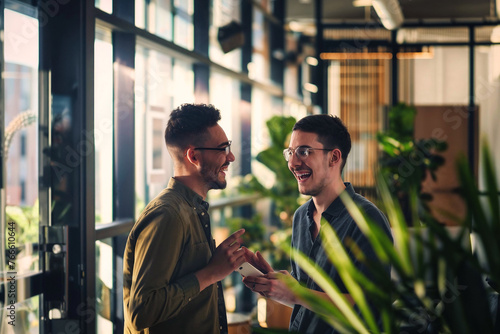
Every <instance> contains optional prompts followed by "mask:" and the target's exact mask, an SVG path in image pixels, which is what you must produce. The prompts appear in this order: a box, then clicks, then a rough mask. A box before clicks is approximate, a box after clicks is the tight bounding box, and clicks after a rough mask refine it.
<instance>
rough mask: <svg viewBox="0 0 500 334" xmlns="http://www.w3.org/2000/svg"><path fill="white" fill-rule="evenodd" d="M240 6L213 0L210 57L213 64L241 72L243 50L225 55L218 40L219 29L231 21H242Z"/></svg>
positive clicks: (227, 0)
mask: <svg viewBox="0 0 500 334" xmlns="http://www.w3.org/2000/svg"><path fill="white" fill-rule="evenodd" d="M239 18H240V6H239V3H238V2H235V1H229V0H213V1H212V15H210V20H211V22H210V31H209V38H210V44H209V56H210V59H211V60H212V61H213V62H216V63H218V64H221V65H224V66H226V67H228V68H230V69H232V70H235V71H240V70H241V49H240V48H238V49H236V50H233V51H231V52H228V53H226V54H225V53H224V52H223V51H222V49H221V46H220V44H219V41H218V40H217V33H218V29H219V27H222V26H224V25H226V24H228V23H230V22H231V21H236V22H239V21H240V19H239Z"/></svg>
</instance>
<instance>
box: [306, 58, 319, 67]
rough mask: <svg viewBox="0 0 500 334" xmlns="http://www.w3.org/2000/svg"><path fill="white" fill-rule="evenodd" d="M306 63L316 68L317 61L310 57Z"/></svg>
mask: <svg viewBox="0 0 500 334" xmlns="http://www.w3.org/2000/svg"><path fill="white" fill-rule="evenodd" d="M306 63H308V64H309V65H311V66H318V59H316V58H314V57H311V56H307V57H306Z"/></svg>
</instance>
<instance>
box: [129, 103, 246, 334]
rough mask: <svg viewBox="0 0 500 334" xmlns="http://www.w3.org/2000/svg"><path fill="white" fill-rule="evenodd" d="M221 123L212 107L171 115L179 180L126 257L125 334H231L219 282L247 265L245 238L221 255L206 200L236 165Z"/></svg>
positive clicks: (135, 234) (229, 242)
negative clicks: (215, 240)
mask: <svg viewBox="0 0 500 334" xmlns="http://www.w3.org/2000/svg"><path fill="white" fill-rule="evenodd" d="M219 120H220V112H219V110H217V109H216V108H215V107H213V106H211V105H194V104H183V105H181V106H180V107H179V108H177V109H175V110H174V111H172V113H171V115H170V119H169V121H168V124H167V128H166V130H165V142H166V144H167V149H168V151H169V153H170V155H171V156H172V159H173V161H174V177H173V178H172V179H171V180H170V182H169V184H168V187H167V188H166V189H164V190H163V191H162V192H161V193H160V194H159V195H158V196H157V197H156V198H155V199H153V200H152V201H151V202H150V203H149V204H148V205H147V206H146V208H145V209H144V211H143V212H142V213H141V215H140V217H139V219H138V220H137V222H136V223H135V225H134V227H133V228H132V230H131V231H130V234H129V237H128V240H127V246H126V249H125V254H124V268H123V272H124V280H123V281H124V283H123V299H124V311H125V333H190V334H191V333H227V320H226V309H225V306H224V298H223V295H222V287H221V284H220V282H219V281H220V280H222V279H223V278H224V277H226V276H227V275H228V274H230V273H231V272H233V270H234V269H235V268H236V267H238V266H239V265H240V264H241V263H243V262H244V256H243V251H242V250H240V244H241V239H240V236H241V235H242V234H243V233H244V230H239V231H237V232H235V233H234V234H232V235H231V236H230V237H229V238H227V239H226V240H225V241H223V242H222V243H221V244H220V245H219V246H218V247H217V248H216V247H215V242H214V240H213V238H212V234H211V230H210V218H209V215H208V203H207V202H205V201H204V199H205V198H206V196H207V192H208V190H210V189H223V188H225V187H226V174H225V172H226V171H227V168H228V166H229V164H230V163H231V162H233V161H234V159H235V158H234V155H233V153H232V152H231V141H229V140H228V139H227V137H226V134H225V133H224V130H223V129H222V128H221V127H220V126H219V125H218V124H217V122H218V121H219Z"/></svg>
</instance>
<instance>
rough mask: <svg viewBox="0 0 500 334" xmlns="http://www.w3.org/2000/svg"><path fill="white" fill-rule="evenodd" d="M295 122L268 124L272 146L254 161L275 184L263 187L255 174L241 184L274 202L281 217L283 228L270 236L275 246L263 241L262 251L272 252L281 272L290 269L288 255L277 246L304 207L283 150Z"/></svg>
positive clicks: (245, 190)
mask: <svg viewBox="0 0 500 334" xmlns="http://www.w3.org/2000/svg"><path fill="white" fill-rule="evenodd" d="M295 122H296V121H295V118H293V117H285V116H274V117H272V118H270V119H269V120H268V121H267V122H266V125H267V129H268V131H269V136H270V139H271V145H270V146H269V147H268V148H266V149H265V150H263V151H261V152H259V153H258V154H257V156H256V157H255V159H256V160H257V161H258V162H260V163H261V164H263V165H264V166H265V167H267V169H269V170H270V171H271V172H273V173H274V176H275V177H274V182H273V183H272V185H271V186H265V185H263V183H262V182H261V181H260V180H259V178H258V177H257V176H255V175H252V174H249V175H247V176H245V178H244V179H243V180H242V182H241V183H240V185H239V190H240V191H241V192H242V193H249V194H259V195H261V196H262V197H265V198H270V199H271V200H272V203H273V206H274V214H275V216H276V217H278V218H279V221H280V222H281V226H278V228H277V230H276V231H274V233H273V234H272V235H271V238H270V240H271V242H272V244H269V243H268V242H267V241H265V240H264V239H262V243H261V245H260V246H261V247H262V249H260V250H266V249H272V250H273V251H272V262H273V264H274V265H275V266H276V268H280V269H282V268H288V267H289V259H288V256H287V254H286V253H284V252H282V251H281V248H279V247H276V246H278V245H279V244H281V243H282V242H284V241H287V240H289V239H290V236H291V226H292V219H293V214H294V212H295V210H296V209H297V208H298V207H299V206H300V204H301V197H300V193H299V190H298V187H297V181H296V180H295V178H294V176H293V175H292V173H290V171H289V170H288V166H287V164H286V163H284V159H283V149H284V148H285V147H287V146H288V142H289V141H290V135H291V133H292V128H293V125H294V124H295Z"/></svg>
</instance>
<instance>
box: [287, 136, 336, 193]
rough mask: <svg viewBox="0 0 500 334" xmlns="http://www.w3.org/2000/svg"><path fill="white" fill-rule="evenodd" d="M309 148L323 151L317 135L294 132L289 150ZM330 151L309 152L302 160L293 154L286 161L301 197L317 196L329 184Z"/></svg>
mask: <svg viewBox="0 0 500 334" xmlns="http://www.w3.org/2000/svg"><path fill="white" fill-rule="evenodd" d="M299 146H302V147H310V148H316V149H323V148H324V147H323V144H322V143H320V142H319V141H318V135H317V134H315V133H312V132H303V131H300V130H295V131H293V132H292V137H291V138H290V148H291V149H292V150H295V149H296V148H297V147H299ZM330 152H331V151H321V150H310V151H309V155H308V156H307V158H305V159H304V160H302V159H300V158H299V157H297V155H296V154H295V153H294V154H292V155H291V156H290V159H289V161H288V168H289V169H290V171H291V172H292V174H293V175H294V176H295V179H296V180H297V183H298V186H299V192H300V193H301V194H303V195H309V196H318V195H319V194H321V192H322V191H323V190H324V189H325V188H326V187H327V186H328V185H329V184H331V182H332V180H331V178H332V176H331V175H332V173H331V172H330V169H329V163H328V160H329V157H330V156H331V153H330Z"/></svg>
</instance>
